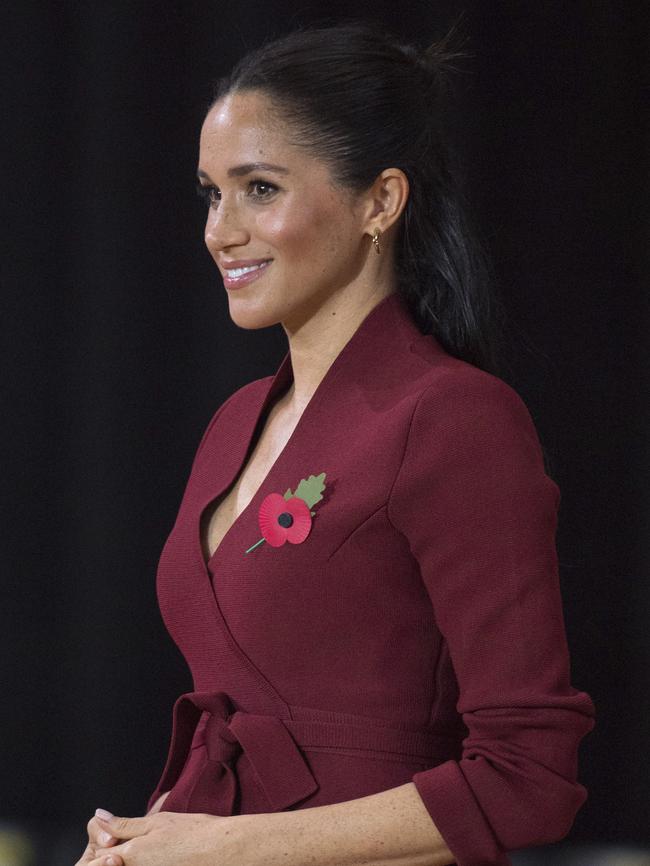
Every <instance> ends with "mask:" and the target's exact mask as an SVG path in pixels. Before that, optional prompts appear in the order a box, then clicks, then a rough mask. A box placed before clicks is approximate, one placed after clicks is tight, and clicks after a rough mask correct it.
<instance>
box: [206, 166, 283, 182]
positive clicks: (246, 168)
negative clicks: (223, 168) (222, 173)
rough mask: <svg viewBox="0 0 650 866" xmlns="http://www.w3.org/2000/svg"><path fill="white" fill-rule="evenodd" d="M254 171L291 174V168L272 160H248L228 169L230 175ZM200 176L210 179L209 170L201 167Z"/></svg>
mask: <svg viewBox="0 0 650 866" xmlns="http://www.w3.org/2000/svg"><path fill="white" fill-rule="evenodd" d="M254 171H274V172H275V173H276V174H289V169H288V168H285V167H284V166H283V165H273V163H270V162H247V163H245V164H244V165H236V166H234V167H233V168H229V169H228V177H243V176H244V175H246V174H251V173H252V172H254ZM197 175H198V177H204V178H206V179H207V180H210V176H209V175H208V174H207V172H205V171H202V170H201V169H199V170H198V171H197Z"/></svg>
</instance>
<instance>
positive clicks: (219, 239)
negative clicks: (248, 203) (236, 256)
mask: <svg viewBox="0 0 650 866" xmlns="http://www.w3.org/2000/svg"><path fill="white" fill-rule="evenodd" d="M249 238H250V233H249V231H248V229H247V228H246V227H245V225H244V224H243V222H242V220H241V218H240V216H239V213H238V210H237V207H236V206H230V205H228V204H227V203H226V202H225V200H224V199H222V200H221V201H220V202H219V206H218V207H217V208H209V209H208V218H207V220H206V223H205V244H206V246H207V248H208V250H209V251H210V252H211V253H212V255H215V254H216V253H219V252H221V251H222V250H225V249H228V248H229V247H239V246H245V245H246V244H247V243H248V240H249Z"/></svg>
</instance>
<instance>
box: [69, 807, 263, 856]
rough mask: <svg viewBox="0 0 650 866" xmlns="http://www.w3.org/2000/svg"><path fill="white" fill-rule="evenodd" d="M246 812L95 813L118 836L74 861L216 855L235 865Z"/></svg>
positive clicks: (242, 842) (243, 836)
mask: <svg viewBox="0 0 650 866" xmlns="http://www.w3.org/2000/svg"><path fill="white" fill-rule="evenodd" d="M156 805H157V803H156ZM247 817H249V816H232V817H219V816H216V815H204V814H195V813H181V812H156V813H153V812H150V813H149V814H148V815H145V816H144V817H143V818H118V817H113V818H111V819H110V820H104V819H102V818H97V822H98V826H100V827H102V829H103V830H104V831H105V832H107V833H109V835H110V836H111V837H113V838H117V839H119V840H122V841H120V842H119V843H118V844H116V845H111V846H106V847H101V846H96V847H95V850H94V854H93V856H91V857H90V858H89V859H86V860H84V859H82V860H81V861H80V864H79V866H81V864H83V866H214V863H215V858H216V856H218V858H219V866H241V863H242V853H243V851H244V846H245V843H246V840H247V839H248V840H250V834H249V833H243V832H239V829H240V827H242V826H243V824H242V821H241V819H242V818H247ZM234 831H237V832H234ZM249 844H250V841H249ZM249 850H250V849H249ZM84 856H85V854H84ZM110 858H112V859H113V861H114V863H111V862H110Z"/></svg>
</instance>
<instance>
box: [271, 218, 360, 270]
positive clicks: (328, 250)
mask: <svg viewBox="0 0 650 866" xmlns="http://www.w3.org/2000/svg"><path fill="white" fill-rule="evenodd" d="M257 228H258V231H259V234H260V237H263V238H264V239H265V240H266V241H268V243H269V244H271V245H272V246H273V247H274V248H275V249H277V251H278V252H279V253H283V254H285V255H287V256H291V257H292V258H293V257H294V256H295V257H296V258H300V259H302V260H303V261H305V262H306V263H307V262H309V261H311V262H313V261H314V260H316V259H318V258H321V257H328V258H329V257H331V255H332V253H333V252H335V251H338V250H340V243H341V242H342V240H343V239H344V238H347V239H348V243H349V241H350V239H351V237H350V235H351V233H350V231H349V230H347V227H346V226H345V225H344V221H343V220H342V219H341V213H340V211H338V212H336V211H333V210H332V209H331V208H328V207H322V206H318V205H306V204H301V205H291V204H288V205H287V206H285V207H283V208H282V209H280V210H276V211H274V212H273V213H266V214H261V215H260V216H259V218H258V221H257Z"/></svg>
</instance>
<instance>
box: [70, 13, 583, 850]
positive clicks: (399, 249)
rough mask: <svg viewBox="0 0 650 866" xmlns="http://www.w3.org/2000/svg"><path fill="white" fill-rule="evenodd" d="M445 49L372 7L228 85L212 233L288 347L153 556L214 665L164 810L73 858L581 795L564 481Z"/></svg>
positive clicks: (421, 821) (374, 832)
mask: <svg viewBox="0 0 650 866" xmlns="http://www.w3.org/2000/svg"><path fill="white" fill-rule="evenodd" d="M448 57H449V54H448V52H447V53H446V49H445V47H444V45H443V44H439V45H437V46H433V47H432V48H431V49H429V50H428V51H426V52H418V51H417V50H416V49H414V48H412V47H409V46H406V47H405V46H402V45H400V44H399V43H398V42H397V41H396V40H395V39H393V38H392V37H389V36H386V35H385V34H383V33H381V32H379V31H377V30H376V29H375V28H373V27H371V26H368V25H362V24H359V25H357V24H353V25H345V26H340V27H334V28H325V29H315V30H311V31H299V32H295V33H293V34H290V35H289V36H288V37H285V38H283V39H281V40H277V41H276V42H273V43H271V44H269V45H267V46H265V47H263V48H262V49H260V50H258V51H255V52H253V53H252V54H250V55H248V56H247V57H245V58H244V59H243V61H241V62H240V63H239V64H238V65H237V67H236V68H235V69H234V70H233V72H232V73H231V75H230V76H228V77H227V78H225V79H223V80H222V81H220V83H219V86H218V89H217V93H216V97H215V100H214V103H213V104H212V106H211V108H210V110H209V111H208V113H207V116H206V118H205V121H204V124H203V128H202V131H201V141H200V159H199V171H198V174H199V181H200V191H201V193H202V194H203V195H204V196H205V198H206V200H207V202H208V205H209V210H208V218H207V224H206V230H205V241H206V244H207V247H208V249H209V251H210V253H211V254H212V256H213V258H214V260H215V262H216V264H217V267H218V268H219V270H220V272H221V274H222V276H223V279H224V286H225V291H226V294H227V297H228V304H229V311H230V315H231V317H232V319H233V321H234V322H235V323H236V324H237V325H239V326H240V327H242V328H263V327H268V326H271V325H274V324H277V323H280V324H281V325H282V327H283V328H284V330H285V332H286V334H287V337H288V341H289V350H288V352H287V354H286V355H285V357H284V359H283V361H282V363H281V365H280V368H279V369H278V371H277V372H276V373H275V375H274V376H268V377H266V378H263V379H260V380H257V381H254V382H251V383H250V384H248V385H247V386H245V387H244V388H241V389H240V390H239V391H237V392H236V393H234V394H233V395H232V396H231V397H230V398H229V399H228V400H227V401H226V402H225V403H224V404H223V405H222V406H221V407H220V408H219V409H218V411H217V412H216V414H215V415H214V417H213V419H212V421H211V422H210V424H209V426H208V428H207V430H206V432H205V434H204V436H203V438H202V440H201V442H200V444H199V448H198V451H197V454H196V457H195V460H194V463H193V466H192V471H191V475H190V478H189V481H188V484H187V488H186V490H185V495H184V497H183V500H182V502H181V506H180V510H179V514H178V518H177V521H176V523H175V525H174V527H173V529H172V531H171V534H170V536H169V538H168V540H167V543H166V544H165V547H164V549H163V552H162V556H161V560H160V565H159V570H158V578H157V586H158V597H159V601H160V605H161V611H162V615H163V618H164V620H165V623H166V625H167V627H168V629H169V631H170V634H171V635H172V637H173V638H174V640H175V641H176V642H177V644H178V646H179V647H180V649H181V651H182V652H183V653H184V655H185V658H186V659H187V661H188V664H189V666H190V668H191V670H192V674H193V677H194V689H195V690H194V691H193V692H191V693H189V694H187V695H182V696H180V697H179V699H178V700H177V701H176V703H175V705H174V713H173V731H172V741H171V744H170V749H169V755H168V760H167V764H166V766H165V769H164V772H163V774H162V777H161V779H160V781H159V783H158V785H157V787H156V789H155V790H154V792H153V793H152V795H151V797H150V799H149V802H148V807H149V812H148V813H147V815H146V816H145V817H140V818H116V817H110V813H105V812H103V810H98V813H97V815H96V816H95V817H93V818H92V819H91V821H90V822H89V825H88V831H89V845H88V848H87V850H86V852H85V853H84V855H83V857H82V858H81V860H80V861H79V862H80V863H83V864H88V863H90V864H100V863H102V864H104V863H106V864H109V863H111V862H114V863H117V864H125V866H145V864H156V866H167V864H174V866H185V864H188V866H189V864H197V866H198V864H204V863H205V864H207V863H210V864H213V863H217V862H218V863H219V864H220V866H230V864H238V866H243V864H246V866H248V864H258V863H260V864H261V863H264V864H274V863H280V862H281V863H283V864H284V866H293V864H296V866H298V864H304V863H305V862H307V861H309V862H310V863H313V864H319V863H322V864H337V866H340V864H356V863H378V864H379V863H384V862H386V863H388V862H391V861H392V862H395V861H397V862H399V863H400V864H424V863H427V864H451V863H457V864H459V866H474V864H507V863H509V860H508V856H507V852H508V851H510V850H514V849H520V848H525V847H528V846H533V845H540V844H545V843H549V842H553V841H555V840H558V839H560V838H562V837H563V836H564V835H565V834H566V833H567V832H568V830H569V828H570V827H571V824H572V822H573V819H574V816H575V813H576V811H577V810H578V808H579V807H580V806H581V804H582V803H583V801H584V799H585V797H586V791H585V789H584V788H583V787H582V786H581V785H580V784H579V783H578V781H577V778H576V763H577V751H578V746H579V743H580V740H581V739H582V737H583V736H584V735H585V734H586V733H587V732H588V731H590V730H591V728H592V727H593V724H594V719H593V717H594V707H593V704H592V702H591V700H590V698H589V696H588V695H587V694H586V693H585V692H581V691H577V690H576V689H574V688H573V687H572V686H571V684H570V682H569V657H568V651H567V645H566V637H565V632H564V625H563V618H562V608H561V598H560V593H559V581H558V573H557V555H556V549H555V528H556V518H557V508H558V504H559V490H558V487H557V486H556V484H555V483H554V481H552V479H551V478H549V477H548V475H546V473H545V471H544V462H543V455H542V451H541V447H540V444H539V440H538V438H537V434H536V431H535V428H534V426H533V422H532V420H531V418H530V415H529V413H528V411H527V409H526V407H525V405H524V403H523V402H522V400H521V398H520V397H519V396H518V395H517V393H516V392H515V391H514V390H513V389H512V388H511V387H510V386H508V385H507V384H506V383H505V382H504V381H503V380H502V379H500V378H499V377H498V375H497V374H496V373H495V372H494V366H493V358H492V351H491V350H492V346H493V343H492V342H490V340H489V339H488V337H487V324H488V314H489V312H490V304H489V298H488V297H487V295H486V288H485V283H484V281H483V279H482V274H481V271H480V268H479V261H480V260H479V258H478V257H477V255H476V253H475V252H474V249H475V247H474V245H473V244H472V241H471V238H470V234H469V232H468V230H467V228H466V226H465V223H464V221H463V218H462V213H461V209H460V205H459V202H458V196H457V193H456V192H455V190H454V185H453V181H452V176H451V174H450V172H449V169H448V162H447V156H446V153H445V148H444V146H443V144H442V134H441V129H440V125H441V124H440V117H439V111H438V105H437V94H438V93H439V90H440V74H441V72H440V68H441V66H443V65H444V63H445V61H446V60H447V59H448ZM107 815H108V817H107ZM111 858H112V859H111Z"/></svg>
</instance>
